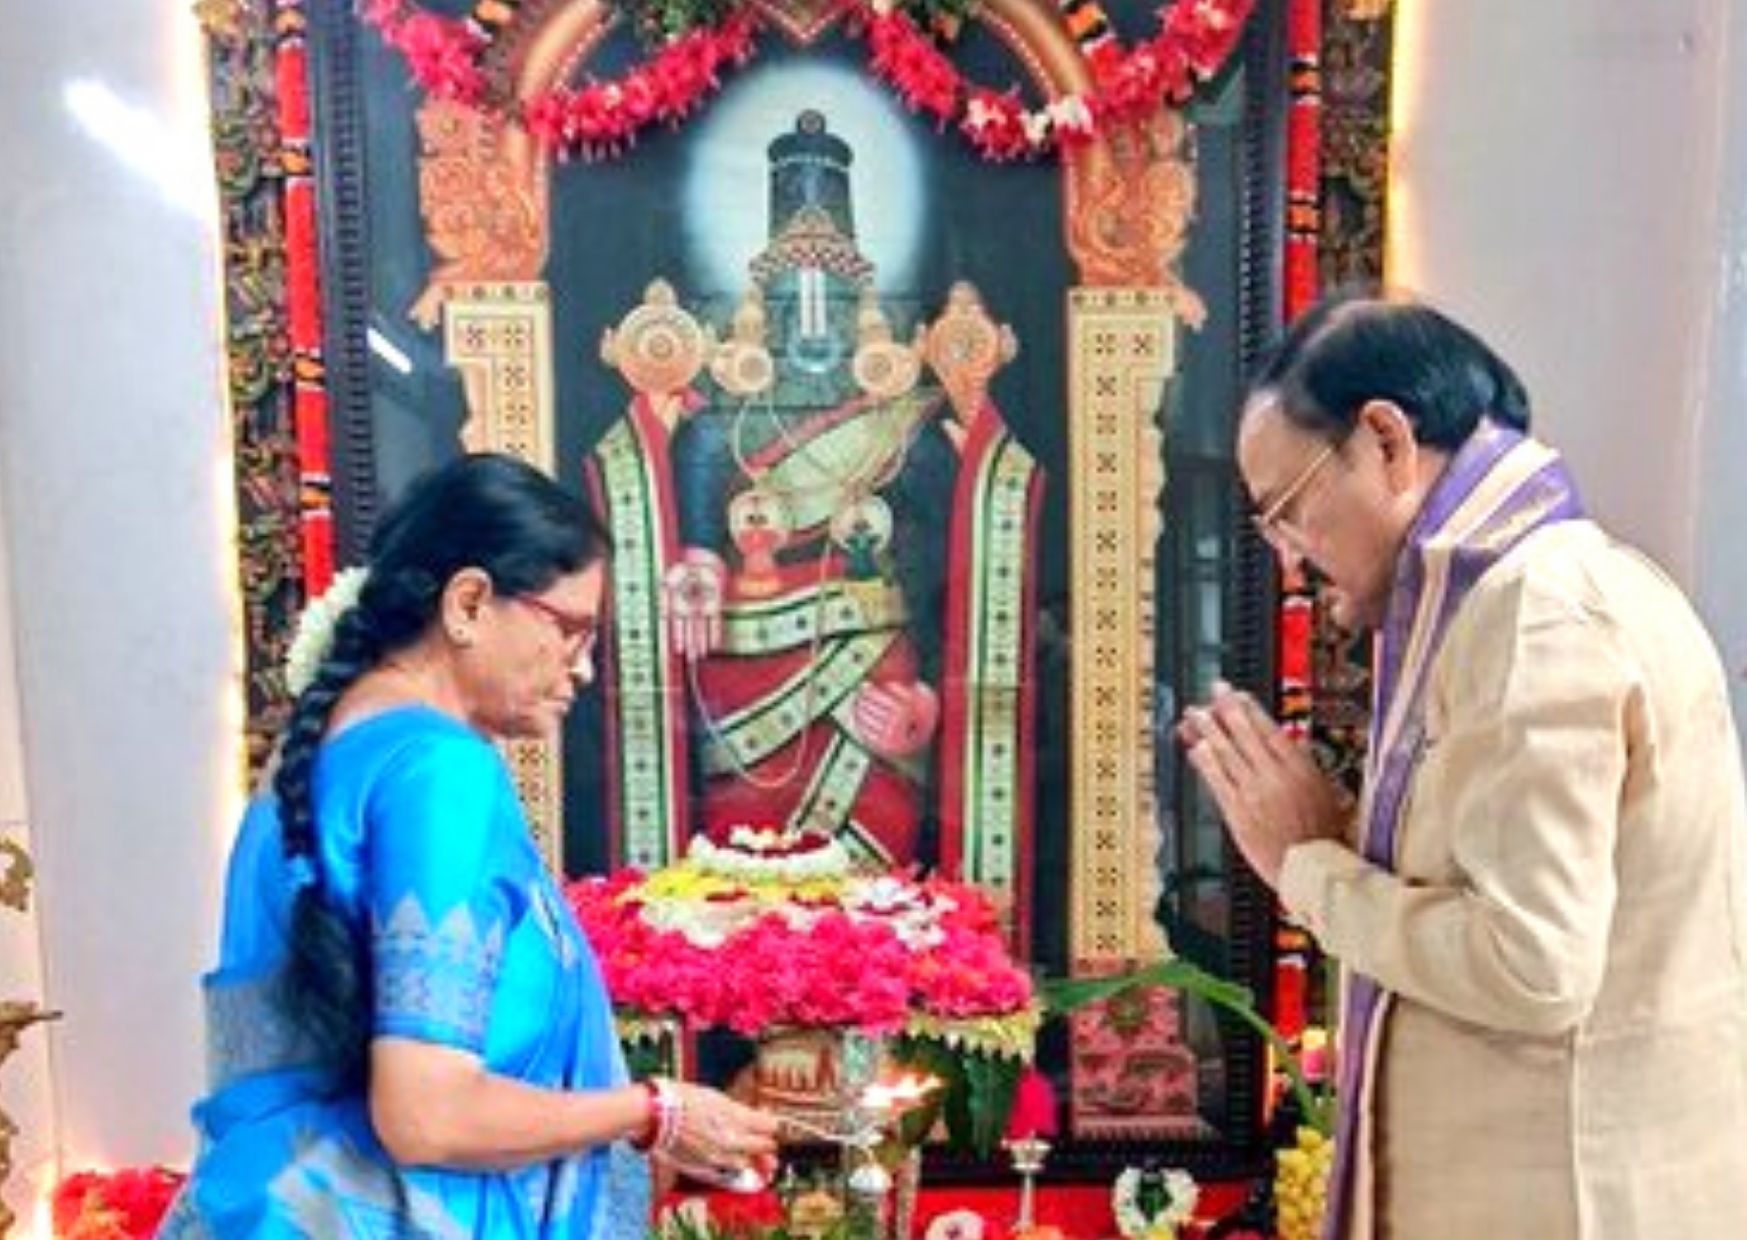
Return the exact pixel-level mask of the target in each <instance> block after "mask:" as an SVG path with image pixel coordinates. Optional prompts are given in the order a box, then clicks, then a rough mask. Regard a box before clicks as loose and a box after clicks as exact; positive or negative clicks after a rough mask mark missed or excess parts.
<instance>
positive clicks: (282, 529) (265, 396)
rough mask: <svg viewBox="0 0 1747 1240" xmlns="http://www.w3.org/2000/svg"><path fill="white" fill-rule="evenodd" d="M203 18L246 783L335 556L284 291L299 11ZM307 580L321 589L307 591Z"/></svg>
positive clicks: (303, 240)
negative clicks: (295, 645)
mask: <svg viewBox="0 0 1747 1240" xmlns="http://www.w3.org/2000/svg"><path fill="white" fill-rule="evenodd" d="M275 14H278V15H279V17H280V19H281V22H280V23H276V22H275ZM201 15H202V20H203V21H204V22H205V23H206V31H207V40H208V48H209V53H210V60H211V66H212V69H211V85H212V110H213V143H214V158H215V166H216V170H217V176H218V190H219V211H220V219H221V223H222V227H223V237H224V255H225V291H224V296H225V336H226V353H227V356H228V365H227V367H226V371H227V376H228V383H229V396H230V402H229V403H230V409H231V419H232V439H233V442H234V444H235V448H234V454H235V459H236V473H237V479H236V499H237V535H238V548H239V557H238V570H239V572H238V582H239V586H240V590H241V598H242V618H243V626H244V632H245V637H246V640H245V659H246V665H245V668H244V694H245V698H246V706H247V713H246V719H247V722H246V728H247V736H246V743H247V754H248V764H249V776H250V779H251V782H252V780H253V779H254V777H255V776H257V775H258V774H259V773H260V771H261V770H262V769H263V768H264V767H265V765H266V762H267V758H268V755H269V753H270V752H271V749H272V745H273V742H274V740H275V739H276V738H277V737H278V735H279V732H280V730H281V729H282V727H283V726H284V722H285V719H286V717H287V714H288V712H289V708H290V698H289V695H288V694H287V692H286V689H285V684H284V681H283V679H282V677H281V672H280V669H281V667H282V665H283V663H284V658H285V652H286V646H287V644H288V642H289V641H290V637H291V631H292V628H293V624H292V621H293V620H294V618H295V617H296V615H297V611H298V609H299V607H300V606H301V605H302V603H303V600H304V599H305V598H306V597H307V596H308V595H309V594H310V593H312V592H315V593H319V589H320V585H325V580H326V579H325V577H322V576H321V571H322V568H321V566H322V565H323V564H325V563H328V562H330V559H331V545H332V544H331V526H330V525H329V523H328V522H327V520H326V513H327V497H326V486H325V471H326V462H325V460H324V459H322V444H321V443H320V441H319V439H318V438H316V436H318V435H319V433H320V432H321V431H322V430H323V429H324V428H323V427H322V426H321V425H320V420H319V418H317V417H316V416H315V414H316V410H317V405H318V402H317V398H316V396H315V389H316V388H319V387H320V385H321V372H320V369H319V355H318V353H317V352H316V351H315V350H316V347H317V346H316V342H317V341H319V319H318V318H315V317H313V316H314V315H315V314H316V307H315V305H314V304H313V302H312V301H310V300H308V298H307V297H306V296H304V295H300V297H299V300H298V303H297V313H298V322H297V325H296V328H295V331H294V330H293V325H292V310H291V304H290V292H289V286H290V284H291V283H292V282H293V277H292V274H291V273H292V272H293V270H295V271H296V273H297V274H296V277H295V282H296V283H297V284H298V285H299V286H300V287H301V288H302V289H303V290H304V293H305V294H307V293H308V292H309V291H310V290H311V289H312V288H313V284H312V282H313V281H314V280H315V272H316V250H315V236H314V233H313V230H312V228H311V227H310V223H311V217H310V216H309V214H308V209H309V208H310V207H311V204H312V201H313V200H312V199H311V198H310V197H309V189H310V187H309V184H308V171H309V146H308V129H307V123H308V108H307V99H306V97H305V86H304V62H303V58H302V37H301V29H302V27H301V5H300V4H297V3H286V4H281V5H278V6H273V7H271V8H270V7H269V6H265V5H258V4H240V3H239V4H223V3H213V4H209V5H207V6H206V7H205V8H203V9H202V10H201ZM281 23H282V24H281ZM282 95H283V96H284V97H285V98H284V101H283V102H282V98H281V97H282ZM293 179H296V180H298V182H299V184H300V185H301V187H302V188H301V189H300V190H299V191H298V199H299V202H298V205H297V206H295V207H294V206H292V204H291V203H290V202H289V201H288V197H287V196H288V194H289V192H290V191H289V189H288V182H289V181H291V180H293ZM299 367H301V372H300V371H299ZM300 373H301V376H302V378H301V383H300V381H299V377H298V376H299V374H300ZM300 402H301V405H300ZM312 580H314V581H318V582H319V583H320V584H319V585H318V586H317V587H316V588H315V590H313V591H312V590H311V589H310V584H309V583H310V582H311V581H312Z"/></svg>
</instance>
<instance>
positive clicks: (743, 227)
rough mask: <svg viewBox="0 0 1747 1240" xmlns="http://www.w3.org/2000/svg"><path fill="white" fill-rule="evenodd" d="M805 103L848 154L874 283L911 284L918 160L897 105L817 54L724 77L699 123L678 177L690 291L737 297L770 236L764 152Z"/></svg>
mask: <svg viewBox="0 0 1747 1240" xmlns="http://www.w3.org/2000/svg"><path fill="white" fill-rule="evenodd" d="M808 109H812V110H814V111H816V112H819V113H821V114H822V115H823V116H824V117H825V125H826V128H827V130H828V131H829V132H831V133H833V134H836V135H837V136H838V137H839V138H842V139H843V140H844V141H845V142H847V143H848V144H849V147H850V149H851V150H852V151H853V152H854V153H855V159H854V162H853V163H852V164H851V165H850V169H849V187H850V195H851V200H852V202H853V207H854V217H855V232H856V241H857V244H858V246H859V247H860V249H861V252H862V254H863V255H864V256H865V257H866V258H867V259H868V260H869V261H870V262H872V263H873V264H874V282H875V284H876V285H877V287H879V288H880V289H881V290H882V291H884V290H888V289H890V290H903V289H906V288H909V287H911V286H912V285H913V283H914V276H915V270H914V269H915V267H916V263H917V260H918V258H919V251H920V248H921V240H922V226H923V221H924V220H925V219H926V218H927V212H926V211H925V210H924V209H923V208H924V205H925V202H926V198H927V193H928V190H927V186H926V185H925V184H924V181H923V177H924V166H923V162H922V153H921V151H920V150H919V147H918V142H917V139H916V137H915V135H914V134H913V133H912V132H911V131H910V128H909V127H908V125H907V123H906V119H905V116H904V113H903V110H902V107H901V105H900V104H899V103H898V102H897V101H896V100H895V99H893V98H892V96H891V94H890V93H889V92H888V91H886V89H885V88H884V87H881V86H879V85H877V84H876V83H874V81H873V79H872V78H871V77H869V76H868V75H867V74H865V73H859V72H857V71H855V70H854V69H852V68H850V67H848V66H845V65H837V64H830V63H820V62H804V61H803V62H798V63H797V62H794V61H789V62H786V63H780V64H765V65H757V64H755V65H753V66H752V67H751V68H749V69H747V70H745V71H743V72H742V73H739V74H737V75H735V76H734V77H732V78H730V79H729V80H728V82H727V83H726V87H725V89H724V90H723V92H722V96H721V98H719V99H717V100H716V101H715V102H714V103H712V104H711V105H709V106H708V108H707V110H706V111H705V112H704V114H703V116H701V117H700V118H698V119H697V120H695V121H693V122H692V123H693V124H694V125H697V126H698V127H699V133H698V137H697V141H696V142H695V143H694V144H693V145H692V147H691V153H690V155H689V163H688V167H687V169H686V173H685V182H684V190H683V193H684V212H685V214H684V229H685V245H686V255H687V260H688V262H687V266H688V267H689V268H690V269H691V271H692V273H693V278H694V279H696V280H698V281H699V285H700V286H699V287H698V288H696V289H695V290H694V292H695V293H698V294H704V295H716V296H720V295H724V294H726V295H738V294H739V292H740V291H741V290H743V289H745V288H746V286H747V285H748V284H749V283H750V282H751V276H750V275H749V274H748V273H747V264H748V263H750V262H751V261H752V259H753V258H754V257H755V256H756V255H757V254H758V253H759V252H760V251H761V250H763V249H764V247H765V244H766V243H767V242H768V241H769V239H770V160H769V156H768V154H767V151H768V149H769V147H770V144H771V143H772V142H773V141H775V140H776V139H777V138H778V137H779V136H781V135H782V134H786V133H792V132H794V128H795V119H796V117H798V116H800V114H801V113H802V112H804V111H807V110H808Z"/></svg>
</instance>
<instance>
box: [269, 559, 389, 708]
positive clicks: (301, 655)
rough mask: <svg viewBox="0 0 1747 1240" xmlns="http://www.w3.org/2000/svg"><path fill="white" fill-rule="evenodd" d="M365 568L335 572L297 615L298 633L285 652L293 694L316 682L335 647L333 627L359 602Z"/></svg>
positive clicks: (288, 684) (366, 575) (367, 572)
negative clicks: (317, 675)
mask: <svg viewBox="0 0 1747 1240" xmlns="http://www.w3.org/2000/svg"><path fill="white" fill-rule="evenodd" d="M369 576H370V570H369V569H367V568H348V569H343V570H342V571H340V572H338V573H335V574H334V579H333V580H332V581H330V582H329V583H328V588H327V589H326V590H325V591H323V593H322V595H321V597H320V598H316V599H311V600H310V601H309V602H308V603H307V604H305V605H304V608H303V612H302V614H300V615H299V616H298V617H297V636H295V637H293V638H292V639H291V649H290V650H288V651H286V653H285V687H286V688H287V689H289V690H291V696H292V697H294V698H295V697H302V696H303V691H304V690H305V689H307V688H309V686H310V685H311V684H313V683H314V682H315V674H316V672H318V671H320V670H321V665H322V660H323V659H325V658H327V657H328V651H330V650H332V649H333V648H334V626H335V625H336V624H338V623H339V622H340V617H341V616H343V615H345V614H346V613H347V612H348V611H350V610H351V609H352V608H353V607H355V606H357V604H358V595H360V594H361V593H363V591H364V582H365V581H366V580H367V579H368V578H369Z"/></svg>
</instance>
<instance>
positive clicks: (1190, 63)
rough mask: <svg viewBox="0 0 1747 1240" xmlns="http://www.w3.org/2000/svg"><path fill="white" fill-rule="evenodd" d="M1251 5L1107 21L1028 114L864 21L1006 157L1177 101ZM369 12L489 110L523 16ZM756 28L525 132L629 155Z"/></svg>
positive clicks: (915, 96) (378, 2)
mask: <svg viewBox="0 0 1747 1240" xmlns="http://www.w3.org/2000/svg"><path fill="white" fill-rule="evenodd" d="M1253 3H1254V0H1176V3H1171V4H1166V5H1164V6H1163V7H1162V8H1160V9H1159V11H1158V18H1159V28H1158V32H1157V33H1156V34H1155V35H1153V37H1152V38H1150V39H1148V40H1146V41H1145V42H1143V43H1140V44H1139V45H1137V46H1136V47H1135V48H1133V49H1132V50H1127V51H1125V50H1124V49H1122V48H1121V47H1120V46H1119V45H1118V44H1117V43H1116V41H1115V39H1114V38H1112V37H1110V36H1109V35H1108V29H1107V26H1106V27H1100V30H1101V33H1100V34H1099V36H1098V38H1097V40H1096V41H1095V43H1094V44H1093V45H1089V46H1088V47H1087V48H1086V49H1085V55H1086V57H1087V62H1088V63H1089V64H1090V65H1091V67H1092V73H1093V79H1094V82H1095V85H1094V88H1093V90H1092V91H1091V92H1090V93H1088V94H1087V95H1085V96H1083V97H1082V96H1078V95H1069V96H1065V97H1063V98H1061V99H1057V100H1055V101H1053V102H1052V103H1050V104H1049V105H1047V106H1046V107H1043V108H1040V109H1036V110H1029V109H1027V108H1026V107H1025V106H1024V105H1023V103H1022V102H1021V101H1020V99H1019V95H1018V92H1017V90H1016V89H1013V90H1008V91H1006V92H999V91H995V90H991V89H989V88H987V87H983V86H978V85H976V84H974V83H967V82H966V81H965V79H964V77H963V75H962V74H960V73H959V71H958V69H957V68H956V67H955V66H954V65H953V63H952V61H951V60H950V59H948V58H947V56H946V55H945V53H943V52H942V51H941V50H940V48H939V47H938V46H937V45H936V44H935V42H934V41H933V40H932V39H931V38H929V37H928V36H927V35H925V34H924V33H922V31H921V30H919V29H918V28H917V27H916V24H915V23H914V22H913V21H912V20H911V19H910V18H909V17H908V16H907V15H905V14H904V13H903V12H901V11H898V10H897V9H895V8H886V9H885V11H881V8H882V7H883V6H882V4H881V3H880V0H869V3H868V4H867V7H866V8H865V9H863V10H862V12H861V13H860V14H859V18H858V20H859V25H860V29H861V32H862V34H863V35H864V37H865V38H866V39H867V42H868V48H869V53H870V57H869V59H870V67H871V69H872V71H873V73H874V76H876V77H878V78H879V79H880V80H881V81H884V82H886V83H887V84H888V85H890V86H891V87H892V89H893V90H894V91H895V92H896V93H897V94H898V96H899V97H900V98H901V99H903V101H904V102H905V104H906V105H908V106H909V107H910V108H911V109H912V110H914V111H918V112H922V113H925V114H927V115H929V116H931V117H933V118H934V120H935V122H936V124H937V125H938V126H939V127H941V128H942V129H944V128H945V127H946V126H947V125H948V124H949V123H956V127H957V128H958V130H959V132H960V133H962V134H963V135H964V136H965V138H966V139H967V140H968V141H969V142H970V143H971V145H972V146H974V147H975V148H976V149H977V151H978V153H980V154H981V155H982V156H983V157H984V158H985V159H991V160H1009V159H1017V158H1025V157H1031V156H1035V155H1040V154H1043V153H1044V152H1046V151H1049V150H1050V149H1052V148H1057V147H1064V146H1068V147H1071V146H1075V145H1080V144H1083V143H1085V142H1088V141H1091V140H1092V139H1093V138H1094V137H1096V136H1097V134H1098V132H1099V131H1100V130H1101V129H1103V128H1105V127H1107V126H1118V125H1124V124H1128V123H1130V122H1132V121H1135V120H1138V119H1141V118H1143V117H1145V116H1147V115H1149V114H1151V113H1152V112H1154V111H1156V110H1157V109H1158V108H1159V107H1161V106H1163V105H1165V104H1172V105H1177V104H1181V103H1182V102H1184V101H1185V100H1186V99H1188V97H1189V96H1190V94H1191V93H1192V92H1193V90H1194V89H1195V86H1196V85H1197V84H1198V83H1199V82H1200V81H1203V80H1205V79H1206V78H1208V77H1211V76H1212V75H1213V74H1214V73H1216V72H1218V70H1219V68H1220V67H1221V66H1222V65H1223V64H1224V63H1225V61H1226V59H1227V58H1228V57H1229V56H1230V55H1231V52H1232V50H1233V49H1234V48H1235V47H1236V46H1237V42H1238V39H1239V38H1240V37H1241V35H1242V34H1243V27H1244V22H1245V20H1246V19H1247V18H1248V17H1249V13H1250V9H1251V6H1252V4H1253ZM360 12H361V13H362V15H363V18H364V20H365V21H366V22H368V23H369V24H370V25H372V26H374V27H375V28H376V29H377V30H378V31H379V32H380V33H381V35H382V38H383V41H384V42H386V43H387V44H388V45H389V46H391V47H393V48H395V49H396V50H397V51H399V52H400V53H401V54H402V55H403V56H405V57H406V61H407V66H408V68H409V70H410V71H411V73H412V77H413V80H414V81H416V82H417V83H418V84H419V85H420V86H421V87H422V88H423V89H424V90H425V91H426V92H428V93H430V94H432V95H435V96H437V97H438V98H443V99H452V100H455V101H456V102H458V103H462V104H466V105H469V106H483V105H484V104H485V102H486V95H487V93H488V91H487V83H486V78H485V73H484V70H483V69H482V67H481V61H482V59H483V57H484V55H485V53H486V51H487V50H488V49H489V48H490V46H491V43H492V40H493V38H494V37H495V34H496V33H497V32H498V31H499V30H501V29H502V26H503V25H504V24H507V22H508V21H509V20H510V17H511V16H513V13H511V14H510V15H508V16H505V17H503V18H502V19H501V21H500V22H499V23H498V24H496V25H492V24H488V23H484V22H481V21H478V20H474V19H462V20H456V19H453V18H445V17H438V16H436V15H434V14H430V13H426V12H423V11H421V10H419V9H418V8H417V7H416V6H415V5H411V4H409V3H408V0H363V2H362V5H361V9H360ZM757 27H758V19H757V18H756V17H755V16H754V15H753V14H752V12H751V11H750V9H749V8H744V7H743V8H740V9H737V10H736V11H735V12H734V13H733V14H732V15H731V16H729V17H728V18H727V19H726V20H725V21H723V22H722V23H721V24H720V25H718V26H715V27H706V28H700V29H697V30H693V31H690V32H688V33H687V34H684V35H682V36H680V37H679V38H678V39H675V40H674V41H673V42H671V43H669V44H667V45H666V46H665V47H663V48H662V49H661V50H660V51H658V52H656V53H655V55H654V56H652V57H650V59H649V60H647V61H645V62H644V63H643V64H641V65H639V66H637V67H636V68H634V69H632V70H631V71H630V72H629V73H627V74H626V75H625V76H624V77H622V78H619V79H618V80H616V81H590V82H588V83H587V84H586V85H584V86H581V87H578V88H575V89H571V88H567V87H560V88H558V89H555V90H551V91H547V92H546V93H544V94H542V95H540V96H538V97H536V98H534V99H531V100H529V101H528V102H527V104H526V105H525V106H524V108H523V111H522V117H521V119H522V123H523V124H524V125H525V126H526V127H527V129H528V132H529V133H531V134H532V135H533V136H534V137H535V139H536V140H537V141H539V142H540V144H541V145H542V146H543V147H544V148H545V149H546V150H547V151H548V152H549V153H550V154H552V155H554V156H557V157H558V158H564V157H566V156H567V155H570V154H572V153H576V154H580V155H582V156H583V157H584V158H588V159H596V158H601V157H603V156H610V155H616V154H619V153H621V152H622V151H624V150H625V149H626V147H627V146H629V145H630V143H631V142H632V141H633V139H634V138H635V137H636V134H637V132H638V130H640V129H642V128H643V127H644V126H646V125H650V124H653V123H654V122H656V121H663V122H666V123H667V124H670V125H672V124H677V123H678V122H679V121H680V120H682V119H684V118H685V117H686V116H687V115H689V114H690V113H691V112H692V111H693V110H694V109H695V108H696V107H697V106H698V105H699V104H700V103H701V102H702V100H703V98H704V97H705V96H706V95H708V94H709V93H710V92H711V91H713V90H716V89H717V88H718V87H719V86H720V85H721V81H720V71H721V69H722V68H723V67H724V66H726V65H729V64H734V65H738V64H743V63H745V61H746V60H748V59H749V58H750V57H751V56H752V53H753V50H754V48H753V36H754V34H755V33H756V31H757Z"/></svg>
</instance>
